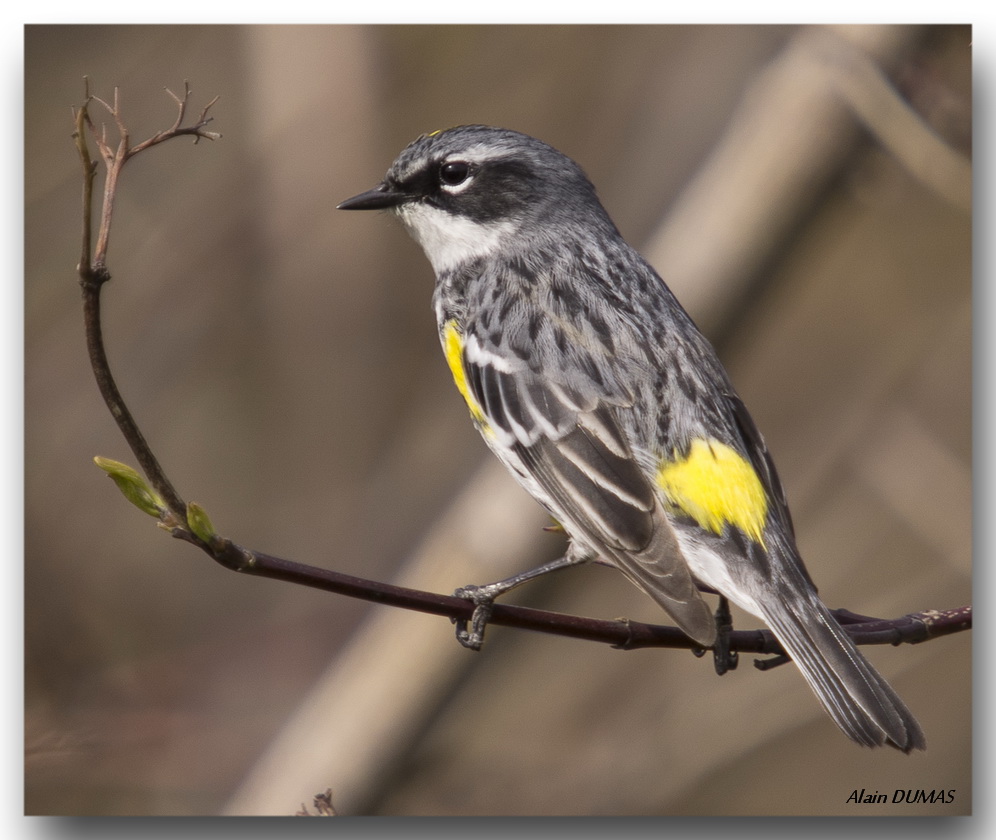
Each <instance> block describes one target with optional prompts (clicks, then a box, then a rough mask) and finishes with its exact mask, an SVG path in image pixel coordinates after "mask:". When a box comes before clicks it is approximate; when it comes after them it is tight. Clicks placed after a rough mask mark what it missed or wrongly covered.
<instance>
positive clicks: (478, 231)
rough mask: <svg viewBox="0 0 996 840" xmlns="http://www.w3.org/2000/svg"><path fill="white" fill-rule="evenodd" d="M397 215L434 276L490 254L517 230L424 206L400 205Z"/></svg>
mask: <svg viewBox="0 0 996 840" xmlns="http://www.w3.org/2000/svg"><path fill="white" fill-rule="evenodd" d="M398 216H399V218H400V219H401V221H402V222H404V224H405V227H407V228H408V232H409V233H411V235H412V237H413V238H414V239H415V241H416V242H418V244H419V245H421V246H422V250H423V251H425V255H426V257H428V259H429V262H430V263H432V270H433V271H434V272H435V273H436V274H437V275H439V274H441V273H443V272H446V271H449V270H450V269H453V268H455V267H457V266H458V265H461V264H462V263H465V262H468V261H469V260H473V259H476V258H478V257H484V256H488V255H489V254H492V253H494V252H495V251H496V250H497V249H498V247H499V245H500V244H501V241H502V240H503V239H505V238H506V237H509V236H511V235H513V234H514V233H515V230H516V227H517V225H515V224H514V223H513V222H508V221H503V222H488V223H482V222H475V221H472V220H471V219H468V218H466V217H465V216H454V215H452V214H450V213H447V212H445V211H443V210H439V209H438V208H436V207H430V206H428V205H425V204H407V205H402V206H401V207H400V208H398Z"/></svg>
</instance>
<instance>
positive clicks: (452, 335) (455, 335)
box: [443, 321, 489, 431]
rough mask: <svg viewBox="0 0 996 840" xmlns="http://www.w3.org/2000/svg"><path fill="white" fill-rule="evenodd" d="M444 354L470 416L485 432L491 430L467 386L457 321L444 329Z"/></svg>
mask: <svg viewBox="0 0 996 840" xmlns="http://www.w3.org/2000/svg"><path fill="white" fill-rule="evenodd" d="M443 353H444V354H445V355H446V364H448V365H449V366H450V373H452V374H453V381H454V382H455V383H456V386H457V390H458V391H459V392H460V396H462V397H463V400H464V402H465V403H467V408H469V409H470V415H471V417H473V418H474V420H475V421H476V422H477V423H478V424H480V426H481V428H483V429H484V430H485V431H488V430H489V426H488V420H487V418H486V417H485V416H484V411H483V409H482V408H481V404H480V403H479V402H478V401H477V399H476V398H475V397H474V395H473V394H472V393H471V392H470V387H469V386H468V385H467V374H466V373H464V370H463V336H462V335H460V330H459V328H458V327H457V325H456V321H447V323H446V326H445V327H443Z"/></svg>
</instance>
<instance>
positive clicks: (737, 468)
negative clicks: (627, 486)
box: [657, 439, 768, 546]
mask: <svg viewBox="0 0 996 840" xmlns="http://www.w3.org/2000/svg"><path fill="white" fill-rule="evenodd" d="M676 454H677V453H676ZM657 483H658V485H659V486H660V487H661V489H662V490H663V491H664V493H665V495H666V496H667V500H668V501H669V502H670V503H671V504H672V505H673V506H674V507H676V508H677V509H678V510H680V511H681V512H682V513H684V514H685V515H686V516H690V517H691V518H692V519H694V520H695V521H696V522H698V524H699V525H701V526H702V527H703V528H705V529H706V530H709V531H713V532H714V533H716V534H722V533H723V527H724V526H726V525H733V526H735V527H737V528H739V529H740V530H741V531H743V532H744V534H746V535H747V536H748V537H750V539H752V540H754V542H756V543H759V544H760V545H762V546H763V545H764V538H763V533H764V522H765V520H766V519H767V516H768V497H767V495H766V494H765V492H764V485H763V484H761V479H759V478H758V476H757V473H756V472H755V471H754V468H753V467H752V466H751V464H750V461H748V460H747V459H746V458H744V457H743V456H742V455H740V453H738V452H737V451H736V450H735V449H732V448H731V447H729V446H727V445H726V444H725V443H720V442H719V441H717V440H702V439H698V440H694V441H692V446H691V448H690V449H689V451H688V455H686V456H685V457H684V458H680V459H678V458H676V459H675V460H674V461H668V462H666V463H664V464H662V465H661V468H660V470H659V471H658V473H657Z"/></svg>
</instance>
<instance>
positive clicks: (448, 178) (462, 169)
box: [439, 160, 470, 187]
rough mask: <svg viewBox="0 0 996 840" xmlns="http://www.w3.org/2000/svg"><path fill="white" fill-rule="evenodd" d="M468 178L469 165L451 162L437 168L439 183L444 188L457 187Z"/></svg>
mask: <svg viewBox="0 0 996 840" xmlns="http://www.w3.org/2000/svg"><path fill="white" fill-rule="evenodd" d="M469 177H470V164H469V163H466V162H464V161H462V160H451V161H447V162H446V163H444V164H443V165H442V166H440V167H439V182H440V183H441V184H442V185H443V186H444V187H459V186H460V184H462V183H463V182H464V181H466V180H467V179H468V178H469Z"/></svg>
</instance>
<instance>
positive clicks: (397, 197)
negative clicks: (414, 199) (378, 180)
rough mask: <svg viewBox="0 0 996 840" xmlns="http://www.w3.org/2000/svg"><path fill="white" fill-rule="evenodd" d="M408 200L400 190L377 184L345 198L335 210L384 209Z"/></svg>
mask: <svg viewBox="0 0 996 840" xmlns="http://www.w3.org/2000/svg"><path fill="white" fill-rule="evenodd" d="M407 200H408V196H407V195H405V194H404V193H402V192H397V191H396V190H392V189H391V188H390V187H389V186H387V184H383V183H382V184H378V185H377V186H376V187H374V188H373V189H372V190H367V191H366V192H362V193H360V194H359V195H354V196H353V197H352V198H347V199H346V200H345V201H344V202H342V203H341V204H339V205H338V206H337V207H336V208H335V209H336V210H386V209H387V208H389V207H397V206H398V205H399V204H403V203H404V202H405V201H407Z"/></svg>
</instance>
